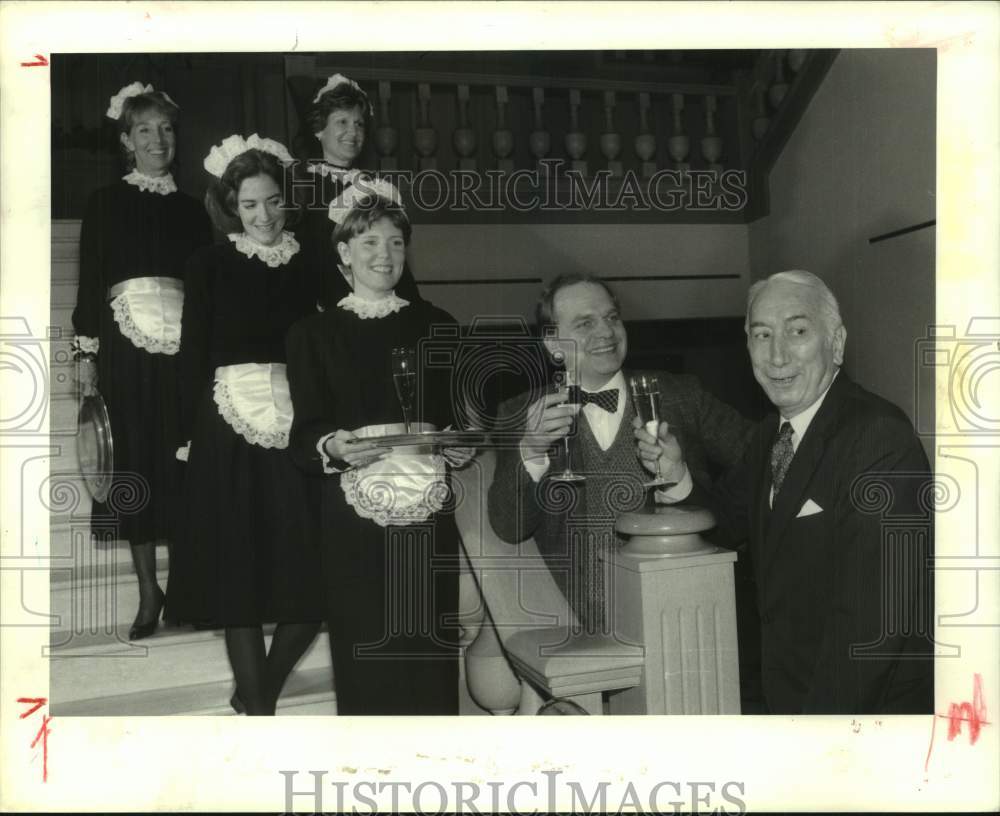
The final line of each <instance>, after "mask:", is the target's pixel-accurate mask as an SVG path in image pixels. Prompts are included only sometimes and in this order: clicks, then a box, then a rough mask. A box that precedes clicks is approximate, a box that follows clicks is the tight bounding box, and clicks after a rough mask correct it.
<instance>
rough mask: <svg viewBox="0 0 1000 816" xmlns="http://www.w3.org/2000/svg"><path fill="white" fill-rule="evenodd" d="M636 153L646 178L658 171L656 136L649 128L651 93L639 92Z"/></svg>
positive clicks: (640, 168)
mask: <svg viewBox="0 0 1000 816" xmlns="http://www.w3.org/2000/svg"><path fill="white" fill-rule="evenodd" d="M635 154H636V155H637V156H638V157H639V161H640V162H641V164H640V165H639V171H640V173H641V174H642V176H643V177H644V178H648V177H649V176H651V175H653V173H655V172H656V161H655V159H656V136H654V135H653V132H652V131H651V130H650V128H649V94H648V93H640V94H639V135H638V136H636V137H635Z"/></svg>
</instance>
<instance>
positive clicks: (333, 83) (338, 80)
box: [313, 74, 375, 115]
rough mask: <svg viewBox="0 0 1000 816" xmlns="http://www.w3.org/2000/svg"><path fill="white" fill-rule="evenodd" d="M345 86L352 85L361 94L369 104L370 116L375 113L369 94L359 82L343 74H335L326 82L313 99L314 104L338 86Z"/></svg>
mask: <svg viewBox="0 0 1000 816" xmlns="http://www.w3.org/2000/svg"><path fill="white" fill-rule="evenodd" d="M344 84H347V85H350V86H351V87H352V88H354V90H356V91H357V92H358V93H359V94H361V95H362V96H363V97H364V98H365V102H367V103H368V113H369V115H371V114H373V113H375V108H374V107H372V103H371V100H370V99H369V98H368V94H366V93H365V92H364V91H363V90H361V86H360V85H358V83H357V82H355V81H354V80H353V79H348V78H347V77H345V76H344V75H343V74H334V75H333V76H331V77H329V78H328V79H327V80H326V85H324V86H323V87H322V88H320V89H319V90H318V91H317V92H316V96H314V97H313V104H316V103H317V102H319V100H320V97H321V96H323V94H325V93H326V92H327V91H332V90H333V89H334V88H336V87H337V86H338V85H344Z"/></svg>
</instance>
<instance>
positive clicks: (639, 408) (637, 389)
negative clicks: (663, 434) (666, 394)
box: [628, 375, 667, 487]
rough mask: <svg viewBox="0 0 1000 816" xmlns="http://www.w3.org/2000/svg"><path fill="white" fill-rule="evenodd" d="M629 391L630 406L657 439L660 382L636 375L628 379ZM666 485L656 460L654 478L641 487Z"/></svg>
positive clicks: (652, 378)
mask: <svg viewBox="0 0 1000 816" xmlns="http://www.w3.org/2000/svg"><path fill="white" fill-rule="evenodd" d="M628 385H629V390H630V391H631V392H632V404H633V405H634V406H635V412H636V414H638V416H639V420H640V421H641V422H642V424H643V425H644V426H645V427H646V430H647V431H648V432H649V433H650V434H652V436H653V438H654V439H656V438H657V431H658V430H659V428H660V381H659V380H658V379H657V378H656V377H649V378H648V379H647V378H646V377H644V376H641V375H637V376H634V377H629V379H628ZM665 484H667V480H666V479H664V478H663V476H662V475H661V474H660V460H659V458H657V460H656V477H655V478H653V479H649V480H648V481H646V482H643V487H659V486H661V485H665Z"/></svg>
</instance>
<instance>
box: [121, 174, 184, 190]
mask: <svg viewBox="0 0 1000 816" xmlns="http://www.w3.org/2000/svg"><path fill="white" fill-rule="evenodd" d="M122 181H124V182H125V183H126V184H131V185H132V186H133V187H138V188H139V189H140V190H142V191H143V192H144V193H157V194H159V195H170V194H171V193H176V192H177V185H176V184H175V183H174V177H173V176H172V175H170V173H167V174H166V175H163V176H147V175H146V174H145V173H140V172H139V171H138V170H133V171H132V172H131V173H127V174H126V175H124V176H122Z"/></svg>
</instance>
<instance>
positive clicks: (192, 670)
mask: <svg viewBox="0 0 1000 816" xmlns="http://www.w3.org/2000/svg"><path fill="white" fill-rule="evenodd" d="M127 636H128V624H126V625H124V626H123V627H122V628H121V629H119V631H118V639H117V640H116V639H114V638H113V637H112V636H108V635H106V634H103V633H102V634H101V635H96V636H92V637H90V638H86V639H85V638H84V637H83V636H76V637H74V638H73V639H72V640H71V641H70V642H69V643H68V644H66V645H65V646H64V647H54V648H53V649H52V651H51V652H50V656H49V659H50V661H51V662H50V664H49V699H50V700H52V701H53V704H56V703H58V704H60V705H61V704H66V703H71V702H75V701H79V700H90V699H95V698H99V697H104V696H107V695H108V694H111V693H117V694H137V693H140V692H152V691H163V690H166V689H173V688H177V687H179V686H192V685H202V684H206V683H215V682H221V681H231V679H232V671H231V669H230V668H229V660H228V658H227V657H226V645H225V640H224V637H223V631H222V630H221V629H216V630H206V631H195V630H192V629H189V628H187V627H176V628H174V627H162V626H161V628H160V629H159V630H158V631H157V633H156V634H155V635H153V636H152V637H149V638H146V639H144V640H142V641H138V642H136V643H128V641H127ZM265 641H266V642H267V643H268V644H270V641H271V636H270V634H268V635H266V636H265ZM52 642H53V643H56V642H58V640H57V633H53V639H52ZM66 652H72V653H73V654H74V655H75V656H69V655H67V656H63V655H64V654H66ZM298 668H299V669H300V670H305V669H326V670H327V671H330V646H329V636H328V635H327V633H326V632H325V631H324V632H321V633H320V635H319V637H317V638H316V640H314V641H313V643H312V645H311V646H310V647H309V649H308V650H307V651H306V653H305V655H304V656H303V658H302V660H300V661H299V664H298ZM224 699H226V700H228V696H227V697H225V698H224Z"/></svg>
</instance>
